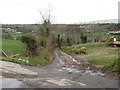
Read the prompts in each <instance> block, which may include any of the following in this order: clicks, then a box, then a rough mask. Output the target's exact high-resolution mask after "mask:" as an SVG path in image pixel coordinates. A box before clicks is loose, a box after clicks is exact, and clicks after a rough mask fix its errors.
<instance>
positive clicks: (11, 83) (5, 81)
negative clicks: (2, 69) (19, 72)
mask: <svg viewBox="0 0 120 90" xmlns="http://www.w3.org/2000/svg"><path fill="white" fill-rule="evenodd" d="M0 84H1V85H2V88H21V86H22V85H23V83H22V82H20V81H18V80H17V79H11V78H2V82H0Z"/></svg>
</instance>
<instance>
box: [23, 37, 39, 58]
mask: <svg viewBox="0 0 120 90" xmlns="http://www.w3.org/2000/svg"><path fill="white" fill-rule="evenodd" d="M21 41H22V42H23V43H25V44H26V46H27V53H26V55H27V56H28V57H35V56H37V55H38V51H39V50H38V49H39V48H38V42H37V41H36V40H35V38H34V37H33V36H31V35H26V36H22V37H21Z"/></svg>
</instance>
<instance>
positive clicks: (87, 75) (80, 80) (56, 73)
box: [0, 50, 118, 88]
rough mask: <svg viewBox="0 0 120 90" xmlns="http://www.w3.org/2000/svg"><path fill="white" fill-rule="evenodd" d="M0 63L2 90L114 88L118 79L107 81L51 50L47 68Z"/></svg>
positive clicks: (68, 57) (88, 68)
mask: <svg viewBox="0 0 120 90" xmlns="http://www.w3.org/2000/svg"><path fill="white" fill-rule="evenodd" d="M0 63H2V66H1V67H0V69H1V70H2V71H1V72H2V77H1V79H2V82H0V83H2V88H117V87H118V80H114V79H108V78H106V77H105V74H104V73H101V72H100V71H97V72H94V71H93V70H91V69H90V66H89V63H87V62H78V61H77V60H75V59H74V58H73V57H71V56H69V55H67V54H66V53H64V52H60V53H59V54H58V50H55V59H54V61H53V63H52V64H51V65H47V66H26V65H20V64H15V63H11V62H6V61H0ZM81 66H82V67H81ZM83 66H84V68H83ZM11 82H12V83H11Z"/></svg>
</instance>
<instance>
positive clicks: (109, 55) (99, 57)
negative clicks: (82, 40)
mask: <svg viewBox="0 0 120 90" xmlns="http://www.w3.org/2000/svg"><path fill="white" fill-rule="evenodd" d="M73 47H74V48H78V47H86V50H87V52H88V54H75V53H72V52H69V50H68V51H65V52H66V53H68V54H71V55H73V56H76V55H79V56H84V59H83V60H85V61H89V62H91V63H93V64H96V65H104V66H105V67H107V69H106V72H114V71H118V66H119V65H118V48H117V47H110V46H108V45H107V44H106V43H87V44H78V45H73Z"/></svg>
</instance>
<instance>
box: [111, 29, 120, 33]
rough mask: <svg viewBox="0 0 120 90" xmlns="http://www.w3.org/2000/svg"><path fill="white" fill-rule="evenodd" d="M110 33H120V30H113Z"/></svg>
mask: <svg viewBox="0 0 120 90" xmlns="http://www.w3.org/2000/svg"><path fill="white" fill-rule="evenodd" d="M109 34H120V30H111V31H109Z"/></svg>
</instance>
